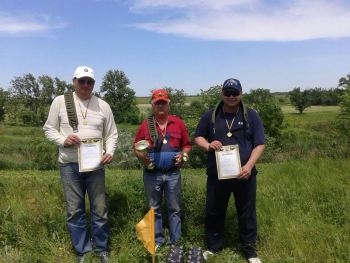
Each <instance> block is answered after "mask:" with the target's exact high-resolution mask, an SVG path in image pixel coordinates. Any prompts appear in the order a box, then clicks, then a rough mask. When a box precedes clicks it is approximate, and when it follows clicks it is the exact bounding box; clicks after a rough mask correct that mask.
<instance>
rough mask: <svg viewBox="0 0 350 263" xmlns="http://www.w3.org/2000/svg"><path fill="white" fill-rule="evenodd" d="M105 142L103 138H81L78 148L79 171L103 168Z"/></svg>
mask: <svg viewBox="0 0 350 263" xmlns="http://www.w3.org/2000/svg"><path fill="white" fill-rule="evenodd" d="M102 151H103V142H102V139H101V138H85V139H82V140H80V144H79V148H78V162H79V172H89V171H94V170H97V169H99V168H101V167H102V166H101V159H102Z"/></svg>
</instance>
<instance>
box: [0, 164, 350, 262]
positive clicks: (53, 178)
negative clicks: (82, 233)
mask: <svg viewBox="0 0 350 263" xmlns="http://www.w3.org/2000/svg"><path fill="white" fill-rule="evenodd" d="M258 168H259V171H260V173H259V174H258V195H257V213H258V221H259V255H260V256H261V258H262V259H263V260H264V262H272V263H274V262H276V263H280V262H350V250H349V244H350V221H349V211H350V192H349V187H350V174H349V171H350V163H349V162H348V161H335V160H329V159H318V160H312V161H293V162H290V163H279V164H260V165H259V166H258ZM182 185H183V205H182V208H183V210H182V218H183V242H184V245H185V247H186V248H188V247H189V246H190V245H198V246H201V247H203V248H204V247H205V244H204V235H203V232H204V231H203V230H204V217H203V216H204V214H203V212H204V204H205V175H204V170H202V169H197V170H192V169H185V170H183V182H182ZM107 193H108V202H109V207H110V219H111V229H112V231H111V239H110V247H111V262H135V263H136V262H151V258H150V256H149V254H148V253H147V252H146V250H145V249H144V248H143V246H142V244H141V243H140V242H139V241H138V240H137V238H136V235H135V230H134V226H135V224H136V223H137V222H138V221H139V220H140V219H141V218H142V217H143V216H144V214H145V213H146V212H147V208H146V205H145V199H144V191H143V183H142V177H141V171H140V170H115V169H108V170H107ZM0 194H1V199H0V200H1V201H0V244H1V246H0V262H4V263H5V262H6V263H7V262H74V260H75V257H74V252H73V250H72V248H71V246H70V239H69V236H68V232H67V230H66V226H65V208H64V200H63V194H62V187H61V183H60V179H59V175H58V171H28V170H27V171H12V170H3V171H1V176H0ZM235 215H236V212H235V209H234V207H233V200H232V199H231V201H230V206H229V210H228V216H227V220H226V244H225V250H224V251H223V252H222V253H219V254H218V255H216V256H214V257H212V258H211V259H210V260H208V262H218V263H219V262H220V263H221V262H232V263H233V262H242V263H243V262H245V260H244V258H243V257H242V256H241V255H240V254H239V252H238V247H237V240H238V237H237V220H236V217H235ZM167 251H168V250H167V248H163V249H162V250H160V252H159V253H157V262H165V257H166V254H167ZM87 262H97V258H96V257H95V256H94V255H93V254H90V255H89V256H88V259H87Z"/></svg>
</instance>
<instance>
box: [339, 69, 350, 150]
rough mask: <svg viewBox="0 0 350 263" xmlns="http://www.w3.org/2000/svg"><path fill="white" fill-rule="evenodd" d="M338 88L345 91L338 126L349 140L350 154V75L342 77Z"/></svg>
mask: <svg viewBox="0 0 350 263" xmlns="http://www.w3.org/2000/svg"><path fill="white" fill-rule="evenodd" d="M338 86H339V87H342V88H344V91H343V94H342V95H341V97H340V99H341V102H340V113H339V115H338V122H337V126H338V129H340V131H341V132H342V133H343V134H344V135H345V136H346V138H347V147H348V151H347V152H348V153H350V74H348V75H347V76H346V77H342V78H341V79H340V80H339V85H338Z"/></svg>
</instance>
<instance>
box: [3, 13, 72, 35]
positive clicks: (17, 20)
mask: <svg viewBox="0 0 350 263" xmlns="http://www.w3.org/2000/svg"><path fill="white" fill-rule="evenodd" d="M53 20H55V19H53V18H52V17H49V16H47V15H28V14H20V15H14V14H9V13H0V34H1V35H14V36H21V35H27V34H29V33H43V32H48V31H50V30H53V29H58V28H63V27H65V24H64V23H61V22H58V21H53Z"/></svg>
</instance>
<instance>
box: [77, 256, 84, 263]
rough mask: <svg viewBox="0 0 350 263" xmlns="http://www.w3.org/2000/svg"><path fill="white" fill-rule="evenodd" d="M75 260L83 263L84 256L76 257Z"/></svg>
mask: <svg viewBox="0 0 350 263" xmlns="http://www.w3.org/2000/svg"><path fill="white" fill-rule="evenodd" d="M77 259H78V263H84V260H85V255H84V254H83V255H81V256H78V257H77Z"/></svg>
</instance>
